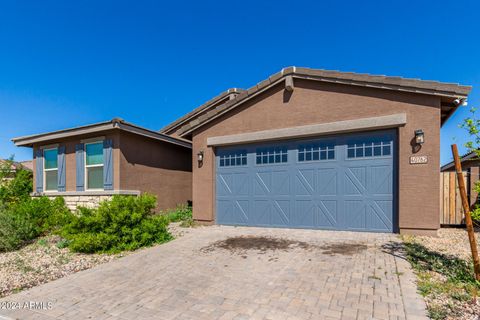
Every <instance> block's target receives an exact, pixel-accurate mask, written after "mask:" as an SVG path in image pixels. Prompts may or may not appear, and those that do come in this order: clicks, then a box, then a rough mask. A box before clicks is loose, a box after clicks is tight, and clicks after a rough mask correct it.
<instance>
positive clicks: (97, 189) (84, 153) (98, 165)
mask: <svg viewBox="0 0 480 320" xmlns="http://www.w3.org/2000/svg"><path fill="white" fill-rule="evenodd" d="M97 143H101V144H102V147H103V140H95V141H91V142H87V143H85V144H84V150H85V151H84V152H83V163H84V176H85V181H84V183H85V190H86V191H104V190H105V185H104V186H103V188H94V189H90V188H88V170H87V169H88V168H98V167H104V169H105V159H103V163H102V164H90V165H87V145H88V144H97ZM102 157H103V155H102ZM102 179H103V178H102Z"/></svg>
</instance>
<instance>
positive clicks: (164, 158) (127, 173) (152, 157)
mask: <svg viewBox="0 0 480 320" xmlns="http://www.w3.org/2000/svg"><path fill="white" fill-rule="evenodd" d="M120 141H121V143H120V145H121V155H120V187H121V188H122V189H125V190H140V191H142V192H150V193H153V194H155V195H157V198H158V208H159V209H166V208H174V207H175V206H176V205H177V204H184V203H187V202H188V201H191V200H192V163H191V161H190V159H191V150H190V149H187V148H184V147H180V146H176V145H173V144H170V143H165V142H161V141H158V140H154V139H150V138H145V137H140V136H138V135H134V134H131V133H128V132H122V133H121V134H120Z"/></svg>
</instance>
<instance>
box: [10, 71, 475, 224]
mask: <svg viewBox="0 0 480 320" xmlns="http://www.w3.org/2000/svg"><path fill="white" fill-rule="evenodd" d="M470 90H471V87H469V86H462V85H458V84H450V83H440V82H435V81H423V80H418V79H405V78H400V77H386V76H374V75H368V74H356V73H345V72H337V71H326V70H317V69H308V68H298V67H289V68H284V69H282V70H281V71H280V72H278V73H276V74H273V75H272V76H270V77H269V78H268V79H265V80H263V81H262V82H260V83H258V84H257V85H255V86H253V87H252V88H249V89H247V90H241V89H230V90H227V91H225V92H224V93H222V94H220V95H219V96H217V97H215V98H213V99H212V100H210V101H208V102H207V103H205V104H203V105H202V106H200V107H198V108H196V109H195V110H194V111H192V112H191V113H189V114H187V115H185V116H184V117H182V118H180V119H179V120H177V121H175V122H173V123H172V124H170V125H168V126H167V127H165V128H163V129H162V130H161V131H160V132H153V131H149V130H147V129H144V128H139V127H137V126H134V125H132V124H127V123H125V122H123V121H118V120H116V121H112V122H107V123H104V124H100V125H94V126H93V127H96V126H97V127H98V126H109V129H108V130H109V131H108V132H109V135H107V134H105V133H100V132H95V133H93V134H92V133H89V132H86V133H81V131H88V130H85V129H82V128H77V129H70V130H67V132H66V133H67V134H65V132H62V131H61V132H54V133H48V134H45V135H36V136H31V137H24V138H17V139H14V142H15V143H16V144H17V145H20V146H22V145H23V146H30V147H33V148H34V150H35V158H36V159H40V158H41V157H42V155H43V157H45V159H46V161H36V170H35V172H36V176H37V177H36V181H37V190H36V191H37V194H42V193H44V192H45V191H46V190H44V189H43V186H45V185H47V184H49V183H50V182H49V181H50V180H51V179H52V180H51V181H53V182H51V185H52V188H53V187H58V190H57V191H55V192H57V193H56V194H62V193H66V194H71V195H72V196H77V195H78V194H88V190H90V188H89V187H88V186H87V188H85V186H86V184H88V183H89V182H88V178H87V176H88V175H89V174H91V175H92V177H91V178H90V179H92V180H94V181H95V183H94V185H93V187H94V190H92V192H96V193H95V194H98V192H105V193H106V194H111V193H112V192H113V191H115V192H118V193H126V194H131V193H137V192H144V191H150V192H156V191H155V190H156V188H159V189H162V190H167V189H171V191H170V192H171V193H173V194H182V195H183V197H178V198H175V199H174V201H173V199H172V201H170V202H164V203H162V204H161V206H162V207H164V206H170V205H173V202H178V201H180V200H186V199H187V198H189V199H192V200H193V216H194V218H195V219H196V220H197V221H201V222H204V223H218V224H227V225H245V226H268V227H288V228H318V229H331V230H352V231H378V232H401V233H414V234H435V233H436V230H437V229H438V228H439V226H440V224H439V214H438V213H439V204H440V199H439V192H438V190H439V185H440V180H439V179H440V178H439V174H438V173H439V172H438V170H439V167H440V159H439V158H440V157H439V153H440V127H441V126H442V125H443V124H444V123H445V121H447V119H448V118H449V117H450V116H451V114H452V113H453V112H455V110H456V109H457V108H458V106H460V105H461V104H462V103H463V102H464V101H465V100H466V99H467V96H468V93H469V92H470ZM117 126H121V127H125V126H130V127H135V128H137V129H136V130H137V131H139V130H143V131H144V132H148V135H142V134H139V133H133V132H131V131H128V130H125V129H123V130H122V129H120V128H118V127H117ZM91 127H92V126H87V128H91ZM87 133H88V136H87ZM100 135H101V136H105V137H108V139H105V138H103V139H100V140H101V141H103V149H102V147H101V145H98V146H95V147H90V148H91V149H94V150H90V148H88V149H89V150H87V152H85V150H86V149H87V148H86V147H87V146H88V143H90V141H91V140H88V139H91V138H90V137H94V138H95V139H94V141H99V140H98V136H100ZM114 135H118V136H119V138H117V139H115V138H113V136H114ZM123 136H129V137H130V139H124V138H123ZM133 137H135V139H134V138H133ZM67 139H70V140H69V141H71V142H70V143H69V144H68V145H69V146H70V147H67V149H68V150H70V151H69V152H67V154H70V157H69V158H68V159H70V160H69V161H67V162H62V161H64V160H63V159H62V158H61V156H60V155H61V154H63V153H62V152H63V149H62V145H63V144H66V143H67ZM133 140H134V141H135V142H134V141H133ZM147 140H148V141H149V143H150V144H149V148H147V147H146V146H144V145H141V144H142V143H143V141H147ZM82 141H84V142H82ZM109 141H110V142H109ZM154 142H155V143H154ZM131 144H135V147H133V146H131ZM49 145H53V146H54V147H55V146H57V148H58V149H57V150H58V152H59V153H58V154H59V156H56V154H54V155H53V156H51V155H49V154H48V152H49V150H51V147H50V146H49ZM157 145H158V147H160V146H163V147H166V146H167V145H168V147H169V149H168V152H166V151H165V152H159V153H158V155H157V157H156V161H161V160H162V159H163V157H168V158H169V159H177V161H176V163H177V162H178V163H184V162H185V168H184V169H185V170H178V171H175V172H182V178H183V179H184V180H182V183H180V177H178V179H176V181H175V182H174V183H175V185H173V184H172V183H173V182H172V181H171V180H170V179H158V178H156V177H157V169H161V168H162V167H161V166H158V165H156V162H155V161H153V160H151V157H150V156H151V154H150V153H151V152H153V151H152V149H153V148H155V147H156V146H157ZM74 146H75V148H77V150H74ZM130 148H135V150H136V151H137V152H136V156H137V158H136V159H137V161H141V160H142V159H148V161H149V163H148V164H144V167H146V168H147V167H148V168H149V170H150V173H151V174H150V177H148V176H147V175H146V174H141V173H140V172H139V171H138V170H137V171H135V170H134V168H135V165H134V164H131V162H130V161H129V159H128V157H126V156H124V151H123V150H125V149H130ZM190 148H191V149H190ZM147 149H148V150H147ZM100 150H103V158H102V156H101V151H100ZM142 150H143V152H142ZM79 152H80V154H79ZM86 153H88V155H86ZM112 153H113V160H112V161H113V163H114V166H113V168H114V169H113V171H109V170H112V169H110V167H108V164H107V162H105V161H106V160H107V161H108V159H111V157H112V156H111V155H110V154H112ZM140 153H141V154H140ZM115 155H116V156H115ZM52 157H53V158H55V157H58V159H60V160H59V161H58V166H57V167H55V168H60V167H61V166H62V165H63V163H64V165H65V166H66V183H63V180H61V179H64V178H63V177H62V176H61V175H59V176H58V177H57V176H55V179H56V180H58V181H59V182H58V185H55V184H54V182H55V181H56V180H55V179H54V178H52V177H51V175H52V174H49V173H48V170H50V169H49V168H50V166H53V165H55V163H54V164H50V162H51V161H50V160H49V159H50V158H52ZM184 158H187V159H186V160H185V159H184ZM90 159H91V160H90ZM101 159H103V163H102V164H103V166H104V169H103V174H104V179H103V180H102V181H103V184H101V181H100V178H99V177H97V176H96V175H95V173H94V172H90V171H89V170H93V171H95V169H91V167H90V166H89V165H86V164H85V162H86V161H92V162H91V163H96V162H97V161H101ZM115 159H117V160H115ZM144 161H147V160H144ZM89 163H90V162H89ZM46 164H48V165H46ZM93 168H94V166H93ZM187 169H188V170H187ZM75 170H77V172H76V173H75ZM145 170H147V169H145ZM189 170H191V172H190V171H189ZM69 172H70V173H69ZM158 174H159V175H158V176H160V173H158ZM47 175H48V177H47ZM99 175H100V174H99ZM75 177H77V178H75ZM78 177H80V179H79V178H78ZM109 177H110V178H109ZM112 177H113V178H112ZM149 178H150V179H153V180H156V182H157V183H156V184H155V185H153V184H152V183H146V182H144V181H145V180H146V179H149ZM75 181H77V182H75ZM78 181H79V182H78ZM132 181H136V182H135V183H133V182H132ZM79 183H80V185H78V184H79ZM64 185H65V186H64ZM187 185H188V186H187ZM39 186H40V188H39ZM147 186H148V187H151V188H150V189H148V190H146V188H144V187H147ZM96 187H99V188H98V189H101V188H103V190H98V191H97V190H96V189H97V188H96ZM180 190H181V191H180ZM190 192H191V193H190ZM157 194H159V195H162V192H160V193H157Z"/></svg>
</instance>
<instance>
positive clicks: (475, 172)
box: [440, 151, 480, 225]
mask: <svg viewBox="0 0 480 320" xmlns="http://www.w3.org/2000/svg"><path fill="white" fill-rule="evenodd" d="M460 163H461V164H462V171H463V174H464V178H465V182H466V183H465V187H466V189H467V198H468V201H469V204H470V207H474V206H475V205H476V204H478V200H479V199H478V193H477V192H476V190H475V185H476V183H477V182H478V181H479V180H480V159H479V158H478V155H477V154H476V153H475V152H473V151H472V152H468V153H467V154H465V155H463V156H462V157H460ZM440 171H441V172H442V175H443V179H444V180H447V179H456V178H457V177H456V175H455V163H454V161H451V162H449V163H447V164H445V165H443V166H442V167H441V168H440ZM447 176H448V177H447ZM452 185H455V186H456V185H457V183H456V182H452ZM444 187H445V188H450V187H451V186H447V183H446V182H445V183H444ZM455 189H458V186H456V188H455ZM444 193H446V191H444ZM457 194H458V191H457V190H455V191H454V192H453V193H452V194H450V195H447V194H445V197H443V198H442V200H441V206H443V211H444V216H447V215H448V216H449V219H447V218H445V219H444V220H445V222H446V220H451V221H448V222H449V223H448V224H449V225H454V224H463V223H464V214H463V209H462V203H461V201H460V199H459V198H460V197H459V196H457ZM446 202H449V203H446ZM450 202H453V203H455V204H453V203H450ZM447 211H448V212H447ZM452 211H454V213H453V212H452ZM452 216H453V217H452ZM452 218H453V219H452ZM445 224H447V223H445Z"/></svg>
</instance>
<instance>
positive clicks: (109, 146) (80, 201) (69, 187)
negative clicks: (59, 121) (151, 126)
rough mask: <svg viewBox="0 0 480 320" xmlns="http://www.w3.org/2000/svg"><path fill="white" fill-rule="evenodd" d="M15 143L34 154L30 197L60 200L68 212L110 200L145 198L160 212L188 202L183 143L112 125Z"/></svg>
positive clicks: (187, 155) (187, 154)
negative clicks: (146, 195) (151, 196)
mask: <svg viewBox="0 0 480 320" xmlns="http://www.w3.org/2000/svg"><path fill="white" fill-rule="evenodd" d="M13 141H14V142H15V144H16V145H17V146H25V147H31V148H33V152H34V163H33V166H34V168H35V170H34V196H39V195H48V196H63V197H65V200H66V202H67V204H68V206H69V207H70V208H72V209H73V208H75V207H76V206H77V205H84V206H96V205H97V204H98V203H99V201H101V200H104V199H108V198H110V197H111V196H112V195H114V194H126V195H129V194H130V195H138V194H140V193H141V192H149V193H152V194H155V195H157V198H158V208H159V209H165V208H171V207H175V206H176V205H177V204H179V203H187V202H188V201H191V199H192V196H191V194H192V192H191V188H192V183H191V175H192V173H191V171H192V165H191V161H190V159H191V143H190V141H187V140H183V139H180V138H173V137H170V136H168V135H165V134H162V133H159V132H156V131H151V130H148V129H145V128H141V127H138V126H135V125H133V124H130V123H127V122H125V121H123V120H122V119H113V120H111V121H107V122H102V123H97V124H92V125H88V126H82V127H77V128H72V129H66V130H60V131H55V132H49V133H44V134H38V135H31V136H26V137H19V138H15V139H13Z"/></svg>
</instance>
